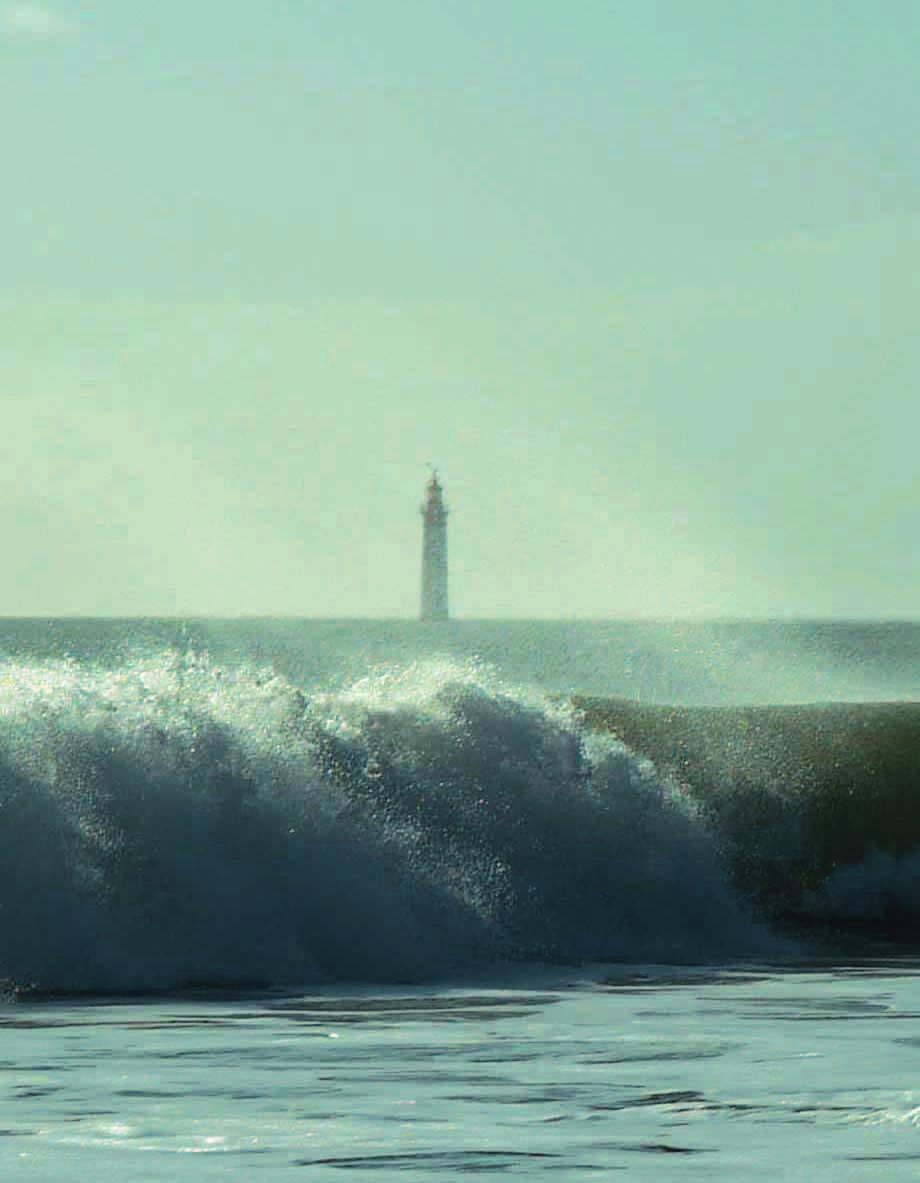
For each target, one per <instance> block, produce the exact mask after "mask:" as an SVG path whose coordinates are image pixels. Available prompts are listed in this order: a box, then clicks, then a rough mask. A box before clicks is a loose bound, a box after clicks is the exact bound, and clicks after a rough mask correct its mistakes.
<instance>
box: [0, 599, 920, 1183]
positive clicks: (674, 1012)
mask: <svg viewBox="0 0 920 1183" xmlns="http://www.w3.org/2000/svg"><path fill="white" fill-rule="evenodd" d="M883 627H884V626H879V628H880V629H882V628H883ZM669 630H670V631H669ZM413 636H414V638H415V639H414V640H413ZM885 636H888V634H885ZM592 638H593V644H592ZM541 640H542V644H543V654H542V657H543V660H542V661H541V652H540V643H541ZM878 641H879V637H878V636H875V637H873V636H871V635H869V634H867V633H866V629H865V627H864V626H858V627H857V626H853V628H851V630H850V631H849V632H847V631H846V630H843V631H840V630H838V631H837V632H834V631H833V630H831V632H828V631H827V627H826V626H816V630H813V631H812V632H811V633H807V634H806V633H805V632H803V631H802V628H801V626H790V627H789V628H788V629H787V630H786V632H785V633H783V631H782V628H781V627H780V626H775V625H770V626H757V627H754V626H751V627H750V628H748V629H747V630H746V631H745V630H739V629H738V628H734V630H733V629H732V628H727V630H723V631H722V632H719V631H718V630H716V631H713V629H712V627H711V626H699V628H698V629H696V630H695V631H694V629H693V628H692V627H689V626H681V629H676V627H675V626H668V627H662V629H661V630H659V632H658V633H654V632H653V630H651V628H650V626H635V628H634V630H633V631H632V632H631V633H630V632H629V630H628V629H626V630H625V631H624V629H623V626H620V631H617V630H616V629H614V628H613V627H612V626H608V625H597V626H593V632H592V626H588V625H582V626H577V627H576V626H572V625H560V626H558V628H557V629H556V630H555V631H554V630H553V628H552V627H551V626H550V625H549V624H546V623H544V624H542V625H540V626H534V627H531V628H530V629H523V628H522V627H520V626H510V625H509V626H508V627H507V628H506V629H504V633H503V630H502V626H501V625H499V624H498V623H495V624H490V625H484V626H482V627H481V628H479V629H478V630H476V629H475V628H473V627H471V626H470V627H467V628H466V629H464V628H462V627H459V628H455V627H454V626H447V628H446V629H442V630H441V631H438V630H437V629H434V630H427V631H425V630H422V631H421V632H419V631H416V632H415V633H414V634H413V632H412V631H411V628H410V627H409V626H407V625H398V624H385V623H383V624H379V625H372V624H368V623H364V624H361V623H358V622H354V623H352V624H348V623H346V622H338V623H336V624H334V625H333V624H324V625H320V624H311V623H310V622H223V623H220V622H217V623H214V624H208V625H206V624H204V623H202V622H185V623H182V624H176V623H174V622H134V623H133V624H132V623H130V622H65V621H57V622H12V623H10V625H9V626H8V628H6V630H5V632H4V635H3V636H2V637H0V645H2V647H3V649H4V652H5V660H4V661H3V664H2V666H0V980H2V991H3V997H4V999H5V1001H4V1003H3V1005H2V1009H0V1027H2V1037H0V1038H2V1045H0V1169H2V1171H3V1177H4V1178H14V1179H19V1178H22V1179H48V1180H62V1179H63V1180H67V1179H70V1178H73V1177H76V1176H77V1175H78V1174H84V1173H86V1172H87V1171H90V1172H93V1173H94V1174H95V1175H96V1176H97V1177H99V1178H101V1179H106V1178H112V1179H116V1178H118V1179H151V1180H153V1179H156V1180H160V1179H166V1178H169V1179H174V1178H181V1177H184V1176H186V1175H187V1176H188V1177H190V1178H191V1177H194V1178H209V1177H212V1176H214V1177H218V1176H222V1177H235V1178H239V1177H246V1178H248V1177H250V1176H252V1177H260V1178H265V1179H274V1178H279V1179H280V1178H286V1177H288V1175H290V1174H291V1172H303V1171H304V1170H306V1171H308V1177H310V1178H317V1179H322V1178H329V1179H333V1178H339V1177H341V1175H342V1172H343V1171H346V1172H347V1171H352V1172H356V1173H357V1175H358V1177H363V1175H364V1174H366V1173H367V1172H370V1171H372V1172H373V1177H374V1178H375V1179H376V1178H380V1179H386V1178H390V1177H392V1178H395V1177H396V1176H397V1175H400V1176H401V1175H403V1174H405V1173H406V1171H411V1172H415V1174H416V1175H417V1176H418V1177H424V1178H441V1177H444V1176H450V1175H452V1174H463V1175H464V1176H469V1175H472V1176H473V1177H477V1176H486V1175H493V1174H496V1173H503V1174H510V1175H517V1176H519V1177H526V1178H529V1177H536V1176H537V1175H542V1174H544V1173H549V1174H552V1175H554V1176H555V1177H557V1178H567V1177H569V1176H571V1177H572V1178H576V1177H577V1178H592V1177H595V1178H602V1177H604V1178H606V1177H607V1175H608V1173H609V1171H610V1170H613V1169H618V1170H624V1171H628V1172H631V1173H632V1174H633V1175H646V1174H647V1175H652V1174H654V1176H655V1177H656V1178H671V1177H675V1178H677V1177H684V1176H686V1175H688V1174H690V1175H693V1174H697V1173H699V1172H701V1171H707V1172H708V1171H719V1172H720V1173H721V1175H722V1176H723V1177H727V1178H729V1177H741V1176H742V1175H744V1176H745V1177H749V1176H750V1175H752V1174H754V1175H756V1174H757V1173H763V1174H764V1175H766V1174H769V1175H771V1176H772V1177H777V1176H778V1177H783V1178H790V1179H791V1178H801V1177H802V1174H803V1173H804V1172H805V1171H808V1172H809V1173H811V1174H816V1175H818V1176H819V1177H824V1176H827V1177H830V1176H831V1174H833V1175H834V1177H835V1178H837V1177H843V1178H869V1177H875V1175H879V1177H881V1172H882V1171H884V1177H885V1178H902V1177H903V1178H907V1177H914V1176H915V1173H916V1168H917V1160H918V1158H920V1144H918V1143H917V1141H916V1137H917V1131H916V1126H917V1124H918V1122H920V1116H918V1115H920V1090H917V1089H915V1087H914V1084H913V1078H914V1077H915V1075H916V1073H915V1068H916V1049H917V1047H920V1031H918V1029H917V1025H916V1020H917V1018H918V1017H920V976H918V973H917V968H918V963H917V962H916V960H915V958H914V955H913V948H912V947H910V946H907V945H905V944H903V943H902V944H900V945H898V946H897V947H891V946H889V945H887V944H885V943H884V942H882V941H881V940H880V939H878V934H873V933H872V932H871V928H870V929H867V928H866V927H865V921H866V919H867V918H869V919H870V920H871V918H872V916H873V915H874V913H873V907H874V906H875V905H876V904H877V903H878V900H879V899H880V898H882V895H883V894H884V898H885V900H886V901H891V900H892V899H893V900H894V901H895V904H896V905H897V912H898V915H899V916H903V915H908V916H912V915H913V914H914V913H913V909H914V908H915V906H916V903H917V900H918V899H920V889H918V884H920V875H918V874H917V872H916V870H915V868H916V866H917V865H918V860H917V859H915V858H913V857H912V853H911V852H910V851H908V852H906V853H905V852H901V853H899V854H897V855H892V854H886V853H885V852H884V851H878V850H874V849H872V850H868V851H867V852H865V854H864V855H862V854H861V855H860V857H859V858H855V859H854V860H853V861H851V862H846V861H845V860H842V861H841V865H840V866H836V865H834V866H833V867H832V868H830V869H827V868H825V869H822V870H821V876H822V878H820V880H818V879H816V878H815V875H816V874H817V872H815V871H814V870H813V869H812V872H811V874H812V878H811V879H810V880H808V882H807V885H806V887H807V889H806V887H803V889H802V892H801V899H800V900H798V901H797V905H796V906H797V908H798V913H797V918H798V921H799V922H800V923H798V925H792V926H790V925H789V924H788V923H781V922H780V920H779V919H778V917H777V915H775V914H773V913H771V910H770V907H769V905H768V904H767V905H766V906H765V904H764V899H763V892H762V890H761V892H760V894H758V891H757V890H754V888H753V887H752V884H753V883H754V876H753V875H751V874H750V867H751V866H753V865H755V864H756V866H757V867H761V866H762V864H763V863H764V857H765V856H764V853H763V851H764V849H765V848H766V847H767V846H770V855H769V857H770V859H772V860H773V861H772V862H770V863H769V866H770V867H771V868H775V867H776V866H779V867H780V868H782V867H785V866H787V865H791V864H792V863H793V862H794V860H795V859H796V858H798V859H799V861H800V862H802V864H803V865H805V864H806V863H807V861H808V860H807V858H806V857H805V856H803V855H802V849H803V847H802V841H803V839H802V825H801V824H799V823H798V822H797V818H798V813H797V812H796V810H798V809H799V801H800V797H799V796H795V795H790V793H789V791H788V787H787V786H784V785H783V784H781V783H777V784H776V785H773V784H770V785H769V786H768V788H767V789H766V790H764V791H765V792H766V793H767V795H768V796H769V802H768V804H769V807H770V808H771V809H772V810H773V813H771V814H769V816H770V817H771V818H773V817H776V818H780V820H781V823H782V824H773V825H772V828H771V829H769V832H768V830H767V828H766V827H765V825H764V818H765V817H766V816H767V814H766V813H765V805H764V800H765V799H764V794H763V793H760V796H758V797H757V799H756V800H755V799H754V797H753V796H752V795H751V794H749V793H746V792H745V791H743V789H744V786H741V785H738V786H735V788H736V789H737V791H735V792H734V793H733V795H732V790H733V786H732V785H728V786H725V785H720V786H719V792H720V793H721V796H720V797H719V802H720V804H719V807H718V808H714V807H713V805H712V802H711V801H709V800H708V799H704V798H703V797H701V795H700V794H698V793H694V792H691V791H689V789H688V785H687V784H686V783H683V782H682V780H681V778H680V777H679V776H675V775H674V773H673V770H663V769H659V768H657V767H656V766H655V765H654V764H653V763H652V762H651V761H650V760H649V759H647V758H646V757H645V756H643V755H642V754H641V753H640V752H638V751H634V750H631V749H630V748H629V747H627V746H626V745H625V744H624V743H623V742H622V740H621V739H620V738H618V737H617V736H616V735H614V734H610V733H607V732H605V731H604V730H603V729H599V728H597V727H593V726H590V725H589V721H588V719H587V718H586V715H585V712H584V711H582V710H581V709H580V708H579V706H578V703H577V701H575V702H573V699H572V690H573V689H574V688H577V687H578V685H579V681H580V684H581V686H582V687H583V688H584V689H586V690H587V691H590V692H591V693H594V694H597V693H601V694H609V695H629V693H630V692H632V697H633V698H634V699H642V698H643V697H649V693H650V690H655V691H656V692H657V694H656V697H658V698H660V699H661V700H664V699H665V696H666V695H667V693H668V692H670V693H671V695H672V696H673V697H680V698H683V700H684V701H687V702H691V703H698V702H711V701H713V700H714V699H717V700H718V699H719V698H720V696H721V700H722V701H752V700H756V695H757V691H758V685H759V686H760V697H761V700H762V701H791V700H794V698H795V695H796V691H797V690H798V691H800V690H801V689H802V687H803V686H804V687H806V688H808V689H810V688H812V687H813V686H815V685H818V684H820V685H821V686H824V687H825V688H829V687H830V686H831V684H832V683H833V687H834V689H836V690H837V691H838V694H837V697H838V698H840V699H850V700H851V701H853V700H855V698H856V696H857V695H862V696H863V697H868V695H867V694H866V690H867V689H869V688H870V687H871V688H874V689H875V691H876V695H875V696H876V697H882V696H884V697H895V696H898V697H902V698H908V697H910V696H911V679H912V677H913V671H914V669H915V668H916V667H915V666H914V665H913V664H912V662H910V661H908V660H906V659H905V652H906V651H908V650H910V648H911V646H912V645H916V633H915V631H914V630H913V629H912V626H904V631H903V633H902V635H901V636H900V637H899V638H898V639H897V641H896V642H893V641H891V638H890V637H889V638H888V642H887V644H888V645H889V649H890V654H891V657H890V660H888V661H885V660H882V659H881V658H880V657H879V652H880V649H879V643H878ZM566 654H567V655H568V660H563V658H564V657H565V655H566ZM854 654H856V655H857V658H859V655H860V654H864V655H865V660H862V659H856V660H854ZM605 671H606V672H605ZM528 673H531V674H533V676H528ZM675 691H677V692H678V693H675ZM784 691H785V692H784ZM781 779H782V778H778V780H781ZM771 795H772V796H771ZM729 796H730V798H731V802H732V807H731V809H728V808H725V807H724V804H723V803H724V801H725V800H728V799H729ZM749 800H750V804H748V802H749ZM790 819H791V820H790ZM806 854H807V849H806ZM755 856H756V857H755ZM758 859H759V860H760V861H759V862H758ZM771 873H775V870H774V871H771ZM758 874H760V872H758ZM746 875H747V876H748V878H747V879H746V878H745V876H746ZM763 882H764V879H763V875H762V874H761V875H760V878H759V879H757V883H758V884H760V886H761V888H762V884H763ZM803 882H804V880H803ZM883 889H884V890H883ZM803 916H804V917H805V919H806V920H813V921H814V924H815V929H814V930H812V929H811V928H809V927H808V925H807V924H806V925H805V926H804V927H803V925H802V923H801V920H802V917H803ZM829 918H830V920H831V921H832V922H833V924H834V925H837V926H838V928H835V929H834V931H833V939H830V940H829V939H828V927H827V926H828V920H829ZM840 925H842V926H843V928H839V926H840ZM861 925H862V926H863V927H860V926H861ZM899 1172H901V1173H900V1174H899Z"/></svg>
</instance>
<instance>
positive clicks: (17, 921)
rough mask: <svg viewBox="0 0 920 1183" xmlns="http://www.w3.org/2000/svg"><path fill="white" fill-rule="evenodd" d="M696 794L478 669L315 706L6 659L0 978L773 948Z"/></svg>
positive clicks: (238, 979)
mask: <svg viewBox="0 0 920 1183" xmlns="http://www.w3.org/2000/svg"><path fill="white" fill-rule="evenodd" d="M764 939H765V938H764V935H763V932H762V931H761V930H760V929H759V928H758V927H757V926H756V925H755V924H754V923H753V922H752V921H751V920H750V919H749V917H748V916H747V914H746V912H745V910H744V908H743V907H742V906H741V905H740V904H739V901H738V899H737V897H736V896H735V894H734V893H733V891H732V889H731V888H730V887H729V886H728V885H727V882H726V879H725V876H724V873H723V868H722V866H721V864H720V861H719V856H718V853H717V850H716V847H715V844H714V841H713V839H712V837H711V835H710V833H709V831H708V830H707V828H706V826H705V825H704V824H703V822H702V821H701V819H700V817H699V816H698V814H697V812H696V810H695V808H694V807H693V805H692V803H690V802H689V801H688V800H687V799H685V798H684V797H682V796H681V795H680V794H679V793H677V792H675V791H673V790H672V789H670V788H669V787H667V786H666V785H664V784H662V783H661V782H660V781H659V780H658V779H657V778H656V776H655V773H654V771H653V769H652V768H651V766H650V765H649V764H647V763H643V762H640V761H637V760H636V759H635V758H634V757H632V756H631V755H630V754H629V753H628V752H627V751H626V749H625V748H624V747H622V746H621V745H620V744H618V743H617V742H616V741H614V740H612V739H608V738H603V737H599V736H586V735H585V734H584V733H583V731H582V730H581V728H580V727H579V724H578V719H577V716H576V715H575V714H574V713H573V712H572V711H571V710H568V709H565V708H563V707H562V706H558V705H555V704H553V703H551V702H549V701H547V700H546V699H543V698H540V697H536V696H528V695H527V694H524V693H521V692H520V691H517V690H514V689H511V688H509V687H507V686H503V685H502V684H501V683H500V682H499V681H498V679H497V678H496V677H495V676H493V675H491V674H490V673H489V671H488V670H486V669H482V668H480V667H478V666H476V665H474V664H455V663H442V664H438V663H437V662H435V663H428V664H425V665H418V666H408V667H406V668H403V669H401V670H396V671H394V670H389V671H388V670H381V671H378V672H376V673H374V674H373V675H371V676H368V677H366V678H364V679H363V680H361V681H360V682H357V683H355V684H353V685H351V686H350V687H348V688H346V689H344V690H342V691H340V692H336V693H326V694H321V695H315V696H312V697H310V698H309V699H308V698H307V697H305V695H304V694H303V692H302V691H301V690H299V689H298V688H297V687H296V686H294V685H293V684H291V683H290V682H288V681H286V680H284V679H283V678H281V677H278V676H274V675H273V674H271V673H270V672H265V671H259V670H255V669H252V668H229V667H221V666H220V665H218V664H215V663H214V662H212V661H211V660H210V659H208V658H207V657H200V656H198V657H196V656H194V655H192V656H189V655H187V654H178V653H175V652H166V653H162V654H160V655H158V656H154V657H147V658H144V659H138V660H136V661H129V662H126V663H125V664H123V665H121V666H120V667H119V668H117V669H114V670H113V669H102V668H98V667H94V666H88V665H79V664H76V663H68V662H50V663H21V662H20V663H16V662H8V663H7V664H6V665H5V666H4V667H3V668H2V671H0V977H2V978H4V979H5V980H6V981H7V982H9V983H11V984H14V985H16V986H18V987H29V986H31V985H35V986H37V987H39V988H41V989H45V990H60V991H78V990H81V991H82V990H86V991H118V990H129V989H131V990H148V989H167V988H172V987H177V986H181V985H186V984H190V983H208V984H215V983H226V984H232V983H240V984H242V983H249V984H256V983H258V984H297V983H302V982H305V981H311V980H317V979H322V978H330V977H332V978H338V979H347V980H353V981H370V980H378V981H380V980H384V981H386V980H389V981H405V980H412V979H420V978H424V977H431V976H439V975H448V974H451V973H454V972H456V971H458V970H461V969H465V968H469V967H475V966H478V965H484V964H490V963H492V964H494V963H496V962H503V961H508V960H512V959H526V960H533V959H550V960H557V961H576V960H577V961H584V960H614V959H630V960H633V959H657V960H672V961H673V960H701V959H706V958H710V957H717V956H726V955H734V954H739V953H744V952H748V951H751V950H752V949H754V948H756V947H757V946H758V943H759V942H762V941H763V940H764Z"/></svg>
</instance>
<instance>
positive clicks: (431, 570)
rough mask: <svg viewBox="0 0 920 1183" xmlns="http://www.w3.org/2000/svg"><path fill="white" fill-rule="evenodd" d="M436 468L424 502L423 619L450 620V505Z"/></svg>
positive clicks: (427, 487)
mask: <svg viewBox="0 0 920 1183" xmlns="http://www.w3.org/2000/svg"><path fill="white" fill-rule="evenodd" d="M442 493H443V490H442V488H441V484H440V482H439V481H438V474H437V470H436V469H434V470H432V473H431V480H430V481H429V482H428V485H427V486H426V488H425V501H424V503H423V505H422V523H423V525H422V608H421V613H420V615H421V619H422V620H447V508H446V506H445V505H444V498H443V496H442Z"/></svg>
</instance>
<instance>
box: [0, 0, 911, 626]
mask: <svg viewBox="0 0 920 1183" xmlns="http://www.w3.org/2000/svg"><path fill="white" fill-rule="evenodd" d="M918 52H920V4H917V3H916V2H915V0H903V2H902V0H878V2H876V3H874V4H868V3H865V2H863V0H859V2H856V0H835V2H831V0H826V2H823V3H822V2H819V0H814V2H813V3H810V4H807V5H803V4H802V3H801V2H800V0H799V2H796V3H792V2H788V0H773V2H772V3H769V4H768V3H765V2H764V3H760V2H757V3H754V2H752V3H740V2H739V0H694V2H692V3H691V2H690V0H658V2H657V3H656V2H654V0H644V2H642V3H639V2H638V0H631V2H629V3H619V2H617V0H569V2H567V3H563V2H562V0H552V2H550V0H363V2H361V0H182V2H180V0H157V3H156V4H141V3H140V2H139V0H94V2H93V3H92V4H90V3H89V2H88V0H87V2H86V3H85V4H80V3H72V2H69V0H53V2H49V3H47V4H45V3H44V2H42V3H15V2H12V3H6V2H4V0H0V142H2V144H3V158H2V184H0V398H2V406H3V416H4V430H3V432H2V435H0V539H2V540H3V541H2V553H3V556H4V569H5V573H6V574H5V578H4V580H3V582H2V584H0V588H2V589H3V590H2V591H0V613H17V614H58V613H83V614H96V613H99V614H142V613H150V614H160V613H164V614H165V613H174V612H180V613H192V612H196V613H221V614H236V613H274V612H283V613H295V614H302V615H316V616H325V615H368V616H407V615H413V614H414V613H415V612H416V610H417V596H418V563H419V552H420V519H419V517H418V504H419V501H420V498H421V492H422V486H423V484H424V481H425V475H426V474H425V463H426V461H428V460H433V461H436V462H437V463H438V465H439V466H440V469H441V472H442V475H443V478H444V482H445V486H446V491H447V497H448V501H449V504H450V506H451V508H452V511H453V512H452V517H451V523H450V549H451V564H452V570H451V582H452V586H451V594H452V601H453V606H454V609H455V610H456V612H457V613H458V614H459V615H467V616H636V615H663V616H673V615H742V616H750V615H754V616H765V615H842V616H888V615H898V616H911V617H916V616H920V610H918V605H920V546H918V544H917V537H918V529H917V521H916V518H917V510H918V501H920V498H918V461H917V450H918V444H917V440H918V437H920V335H918V332H917V328H916V324H915V322H916V318H917V309H918V307H920V279H918V276H920V201H918V198H920V153H918V152H917V150H916V136H917V130H916V129H917V127H918V126H920V97H918V96H920V91H918V87H917V85H916V60H917V54H918Z"/></svg>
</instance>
